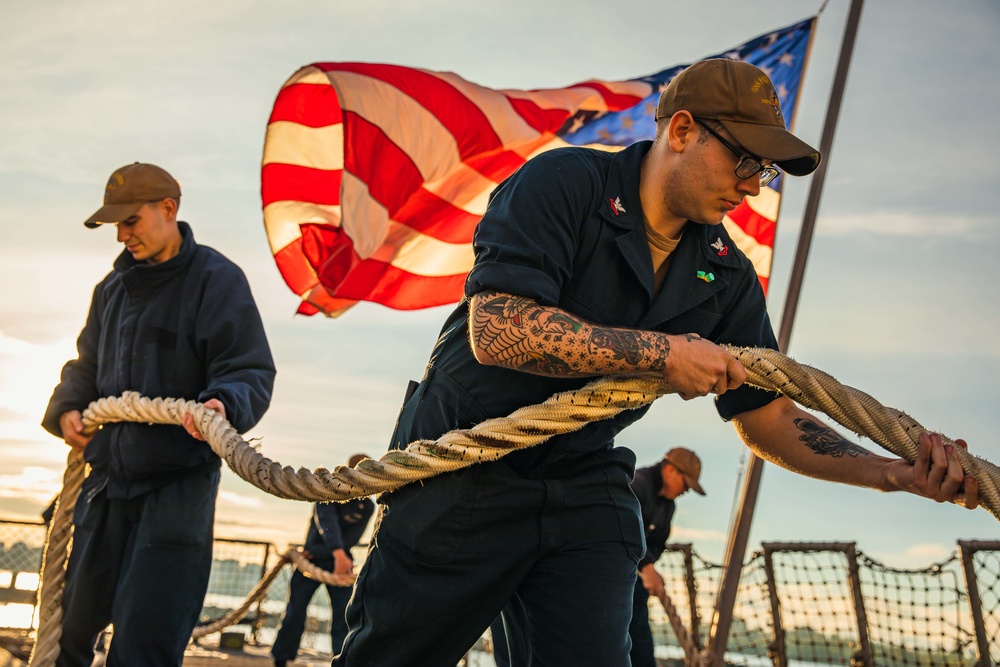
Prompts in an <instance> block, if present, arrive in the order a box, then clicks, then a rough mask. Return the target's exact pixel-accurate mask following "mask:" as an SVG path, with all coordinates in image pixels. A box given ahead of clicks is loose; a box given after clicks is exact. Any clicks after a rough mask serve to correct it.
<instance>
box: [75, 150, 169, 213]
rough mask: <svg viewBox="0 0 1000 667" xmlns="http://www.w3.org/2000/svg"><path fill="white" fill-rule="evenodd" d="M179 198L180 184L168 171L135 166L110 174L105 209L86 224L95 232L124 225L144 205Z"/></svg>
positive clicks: (102, 208) (134, 164)
mask: <svg viewBox="0 0 1000 667" xmlns="http://www.w3.org/2000/svg"><path fill="white" fill-rule="evenodd" d="M180 196H181V186H180V184H179V183H178V182H177V181H176V180H174V177H173V176H171V175H170V174H168V173H167V172H166V171H165V170H163V169H161V168H160V167H157V166H156V165H155V164H143V163H141V162H133V163H132V164H130V165H126V166H124V167H121V168H119V169H116V170H115V172H114V173H113V174H111V178H109V179H108V184H107V185H106V186H105V188H104V206H102V207H101V208H99V209H97V212H96V213H94V215H92V216H90V217H89V218H87V220H86V221H85V222H84V223H83V224H84V225H86V226H87V227H90V228H91V229H93V228H94V227H97V226H98V225H101V224H103V223H105V222H121V221H122V220H124V219H126V218H128V217H129V216H131V215H132V214H134V213H135V212H136V211H138V210H139V209H140V208H142V205H143V204H146V203H148V202H153V201H160V200H161V199H166V198H167V197H174V198H176V199H180Z"/></svg>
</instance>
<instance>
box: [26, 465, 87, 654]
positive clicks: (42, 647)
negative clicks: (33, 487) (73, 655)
mask: <svg viewBox="0 0 1000 667" xmlns="http://www.w3.org/2000/svg"><path fill="white" fill-rule="evenodd" d="M84 469H85V464H84V461H83V454H82V452H80V451H78V450H76V449H71V450H70V453H69V456H68V457H67V458H66V471H65V472H64V473H63V488H62V491H61V492H60V494H59V498H58V500H57V501H56V508H55V512H54V513H53V515H52V519H51V521H50V522H49V533H48V535H47V536H46V538H45V550H44V551H43V552H42V571H41V575H42V584H44V583H45V582H46V581H54V582H55V585H52V586H45V585H42V588H41V591H40V592H39V596H38V627H39V632H38V634H37V635H36V638H35V645H34V646H33V647H32V648H31V657H30V658H28V664H29V665H31V666H34V665H54V664H55V662H56V658H58V657H59V638H60V637H61V636H62V593H63V586H62V584H63V580H64V579H65V576H66V561H67V559H68V558H69V552H70V541H71V540H72V538H73V507H74V506H75V505H76V499H77V496H79V495H80V487H81V486H83V479H84ZM41 628H51V629H52V630H51V631H50V632H47V633H44V634H43V633H42V631H41Z"/></svg>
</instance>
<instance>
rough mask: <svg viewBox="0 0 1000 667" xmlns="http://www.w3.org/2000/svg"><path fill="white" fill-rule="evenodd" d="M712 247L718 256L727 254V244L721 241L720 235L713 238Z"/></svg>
mask: <svg viewBox="0 0 1000 667" xmlns="http://www.w3.org/2000/svg"><path fill="white" fill-rule="evenodd" d="M712 248H713V249H714V250H715V254H717V255H718V256H719V257H725V256H726V255H728V254H729V246H727V245H724V244H723V243H722V237H721V236H719V237H717V238H716V239H715V243H713V244H712Z"/></svg>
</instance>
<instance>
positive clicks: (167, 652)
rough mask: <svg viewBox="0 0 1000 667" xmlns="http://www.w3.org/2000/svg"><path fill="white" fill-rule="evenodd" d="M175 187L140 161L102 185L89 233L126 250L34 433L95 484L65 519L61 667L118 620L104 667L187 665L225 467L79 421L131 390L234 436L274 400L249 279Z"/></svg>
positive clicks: (193, 432)
mask: <svg viewBox="0 0 1000 667" xmlns="http://www.w3.org/2000/svg"><path fill="white" fill-rule="evenodd" d="M180 197H181V191H180V186H179V185H178V183H177V181H175V180H174V178H173V177H172V176H171V175H170V174H168V173H167V172H166V171H164V170H163V169H161V168H159V167H157V166H155V165H151V164H140V163H135V164H131V165H128V166H125V167H122V168H120V169H118V170H117V171H115V172H114V173H113V174H112V175H111V178H110V179H109V180H108V184H107V187H106V189H105V195H104V206H103V207H102V208H101V209H99V210H98V211H97V212H96V213H95V214H94V215H93V216H91V217H90V219H88V220H87V221H86V222H85V223H84V224H85V225H86V226H88V227H98V226H99V225H101V224H102V223H108V224H114V225H115V226H116V227H117V238H118V241H119V242H121V243H122V244H124V246H125V250H124V251H123V252H122V253H121V255H120V256H119V257H118V258H117V259H116V260H115V263H114V270H113V271H112V272H111V273H110V274H108V276H107V277H106V278H105V279H104V280H103V281H101V283H100V284H99V285H98V286H97V287H96V289H95V290H94V297H93V300H92V302H91V306H90V313H89V315H88V316H87V323H86V325H85V326H84V328H83V331H82V332H81V333H80V337H79V339H78V340H77V349H78V355H79V356H78V358H76V359H74V360H72V361H70V362H68V363H67V364H66V365H65V367H64V368H63V370H62V378H61V381H60V383H59V385H58V386H57V387H56V388H55V390H54V391H53V394H52V398H51V399H50V401H49V405H48V407H47V409H46V411H45V416H44V418H43V420H42V425H43V426H44V427H45V429H46V430H48V431H49V432H50V433H52V434H53V435H57V436H59V437H61V438H63V439H64V440H65V441H66V443H67V444H68V445H70V446H71V447H73V448H75V449H78V450H80V451H82V452H83V456H84V459H85V460H86V461H87V463H88V464H89V468H90V473H89V475H88V476H87V478H86V480H85V481H84V484H83V487H82V490H81V492H80V496H79V499H78V500H77V503H76V506H75V510H74V515H73V525H74V533H73V549H72V553H71V556H70V560H69V565H68V570H67V574H66V588H65V592H64V595H63V622H62V635H61V639H60V654H59V659H58V662H57V664H58V665H59V666H60V667H84V666H86V665H90V664H91V662H92V660H93V655H94V650H93V649H94V641H95V639H96V637H97V635H98V633H100V632H101V631H102V630H104V628H105V627H106V626H107V625H108V623H111V624H112V625H113V626H114V637H113V639H112V642H111V647H110V650H109V653H108V656H107V665H108V666H109V667H115V666H118V665H127V666H129V667H134V666H135V665H143V666H144V667H171V666H174V665H176V666H177V667H180V665H181V661H182V659H183V654H184V647H185V646H186V645H187V643H188V640H189V639H190V637H191V631H192V629H193V628H194V625H195V623H196V622H197V620H198V615H199V613H200V612H201V608H202V603H203V601H204V596H205V591H206V589H207V587H208V577H209V572H210V570H211V564H212V540H213V525H214V521H215V499H216V495H217V493H218V488H219V479H220V472H221V460H220V459H219V457H218V456H216V454H215V453H214V452H212V450H211V448H210V447H208V445H207V444H206V443H205V442H203V439H204V438H203V437H202V435H201V433H200V432H199V431H198V428H197V427H196V426H195V424H194V421H193V420H192V418H191V416H190V415H186V416H185V418H184V422H185V423H184V426H183V427H182V426H171V425H150V424H141V423H135V422H125V423H119V424H109V425H106V426H104V427H103V428H102V429H100V430H98V431H96V432H88V431H86V430H85V429H84V426H83V421H82V416H81V413H82V411H83V410H84V409H86V407H87V405H88V404H89V403H90V402H92V401H94V400H96V399H98V398H101V397H104V396H118V395H121V394H122V393H123V392H125V391H135V392H139V393H140V394H143V395H145V396H150V397H173V398H182V399H190V400H196V401H199V402H202V403H204V404H205V405H206V406H207V407H209V408H210V409H213V410H215V411H217V412H219V413H220V414H222V415H223V416H224V417H226V418H227V419H228V420H229V422H230V423H231V424H232V425H233V426H234V427H235V428H236V430H237V431H239V432H240V433H243V432H245V431H248V430H249V429H250V428H252V427H253V426H254V425H255V424H256V423H257V422H258V421H259V420H260V418H261V417H262V416H263V415H264V412H265V411H266V410H267V408H268V405H269V404H270V401H271V389H272V387H273V384H274V376H275V369H274V362H273V360H272V358H271V351H270V348H269V347H268V343H267V338H266V336H265V333H264V327H263V323H262V322H261V318H260V315H259V313H258V312H257V306H256V304H255V303H254V300H253V296H252V295H251V293H250V287H249V285H248V283H247V280H246V277H245V276H244V275H243V272H242V271H241V270H240V268H239V267H238V266H236V265H235V264H233V263H232V262H231V261H229V260H228V259H226V258H225V257H223V256H222V255H221V254H220V253H218V252H216V251H215V250H213V249H211V248H208V247H206V246H200V245H198V244H197V243H195V240H194V234H193V233H192V231H191V227H190V226H188V224H187V223H185V222H180V221H178V220H177V210H178V208H179V206H180Z"/></svg>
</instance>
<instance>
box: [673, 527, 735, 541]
mask: <svg viewBox="0 0 1000 667" xmlns="http://www.w3.org/2000/svg"><path fill="white" fill-rule="evenodd" d="M725 539H726V535H725V534H724V533H723V532H722V531H720V530H705V529H704V528H685V527H684V526H674V527H673V528H671V530H670V540H671V541H672V542H679V541H688V542H694V541H699V542H722V541H724V540H725Z"/></svg>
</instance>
